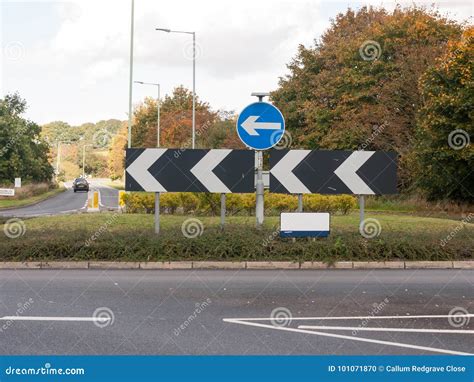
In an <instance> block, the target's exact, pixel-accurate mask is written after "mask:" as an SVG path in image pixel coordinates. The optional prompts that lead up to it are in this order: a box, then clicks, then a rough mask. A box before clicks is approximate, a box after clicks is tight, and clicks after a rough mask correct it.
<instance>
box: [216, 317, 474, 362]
mask: <svg viewBox="0 0 474 382" xmlns="http://www.w3.org/2000/svg"><path fill="white" fill-rule="evenodd" d="M271 319H272V318H266V320H271ZM292 319H294V318H292ZM306 319H307V318H306ZM223 321H224V322H229V323H232V324H240V325H248V326H256V327H260V328H267V329H273V330H281V331H286V332H294V333H303V334H312V335H316V336H322V337H333V338H340V339H343V340H351V341H359V342H368V343H374V344H380V345H387V346H397V347H402V348H408V349H416V350H423V351H428V352H434V353H443V354H453V355H474V354H471V353H465V352H460V351H456V350H449V349H440V348H433V347H429V346H419V345H411V344H405V343H402V342H392V341H382V340H375V339H370V338H363V337H354V336H344V335H341V334H333V333H325V332H316V331H312V330H304V329H296V328H287V327H282V326H274V325H268V324H260V323H257V322H247V321H240V320H239V319H233V318H224V319H223Z"/></svg>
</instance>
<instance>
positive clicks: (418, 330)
mask: <svg viewBox="0 0 474 382" xmlns="http://www.w3.org/2000/svg"><path fill="white" fill-rule="evenodd" d="M298 328H299V329H318V330H321V329H322V330H354V331H366V332H411V333H456V334H465V333H471V334H472V333H474V330H462V329H459V330H454V329H414V328H368V327H358V326H318V325H299V326H298Z"/></svg>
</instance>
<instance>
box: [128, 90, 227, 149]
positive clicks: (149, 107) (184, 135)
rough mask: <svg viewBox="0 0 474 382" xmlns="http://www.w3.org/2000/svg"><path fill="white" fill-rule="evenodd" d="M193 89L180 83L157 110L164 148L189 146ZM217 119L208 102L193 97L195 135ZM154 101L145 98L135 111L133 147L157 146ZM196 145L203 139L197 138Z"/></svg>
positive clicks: (200, 143)
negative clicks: (194, 105)
mask: <svg viewBox="0 0 474 382" xmlns="http://www.w3.org/2000/svg"><path fill="white" fill-rule="evenodd" d="M192 104H193V96H192V92H190V91H189V90H188V89H186V88H184V87H182V86H180V87H177V88H175V89H174V91H173V93H172V94H171V95H167V96H165V98H164V100H163V101H162V102H161V109H160V141H161V145H162V146H164V147H191V142H192ZM217 120H218V115H217V113H216V112H213V111H212V110H211V107H210V106H209V104H208V103H207V102H202V101H201V100H200V99H199V98H196V136H197V137H199V135H202V134H205V132H206V131H207V130H208V129H209V127H210V126H212V125H213V124H214V123H215V122H216V121H217ZM156 137H157V104H156V100H155V99H152V98H146V99H145V101H144V102H143V103H142V104H140V105H139V106H138V107H137V108H136V109H135V112H134V124H133V129H132V146H133V147H156V145H157V139H156ZM196 145H197V146H198V147H202V142H200V141H199V139H196Z"/></svg>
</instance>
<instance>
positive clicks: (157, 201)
mask: <svg viewBox="0 0 474 382" xmlns="http://www.w3.org/2000/svg"><path fill="white" fill-rule="evenodd" d="M155 233H156V234H157V235H158V234H159V233H160V193H159V192H155Z"/></svg>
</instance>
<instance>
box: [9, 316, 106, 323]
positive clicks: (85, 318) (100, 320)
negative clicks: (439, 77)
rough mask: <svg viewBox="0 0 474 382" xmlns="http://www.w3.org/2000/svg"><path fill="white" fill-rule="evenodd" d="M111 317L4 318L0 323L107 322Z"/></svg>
mask: <svg viewBox="0 0 474 382" xmlns="http://www.w3.org/2000/svg"><path fill="white" fill-rule="evenodd" d="M109 320H110V317H50V316H3V317H0V321H86V322H105V321H109Z"/></svg>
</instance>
